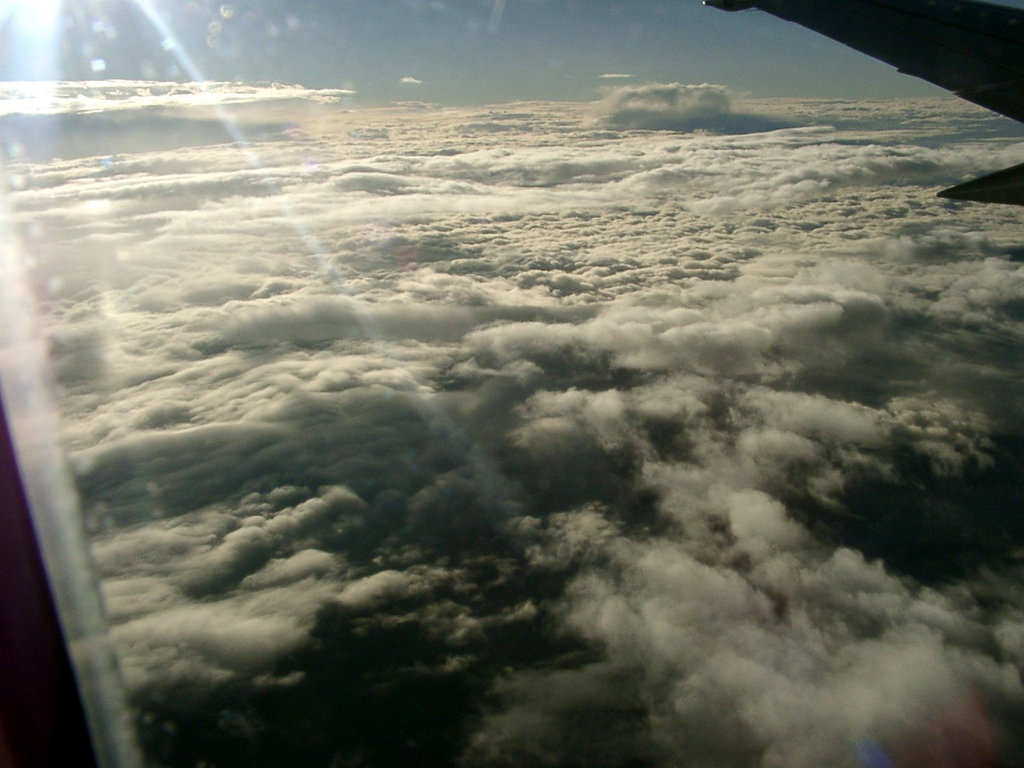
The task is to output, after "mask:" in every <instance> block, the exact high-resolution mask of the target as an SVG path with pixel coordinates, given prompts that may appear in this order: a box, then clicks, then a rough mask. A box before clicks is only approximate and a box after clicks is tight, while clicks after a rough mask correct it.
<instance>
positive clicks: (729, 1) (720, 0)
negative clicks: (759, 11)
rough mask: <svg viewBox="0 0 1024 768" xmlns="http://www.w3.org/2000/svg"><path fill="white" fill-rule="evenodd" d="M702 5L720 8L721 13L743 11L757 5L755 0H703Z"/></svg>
mask: <svg viewBox="0 0 1024 768" xmlns="http://www.w3.org/2000/svg"><path fill="white" fill-rule="evenodd" d="M704 5H710V6H711V7H712V8H721V9H722V10H723V11H744V10H746V9H747V8H753V7H754V6H755V5H757V2H756V0H704Z"/></svg>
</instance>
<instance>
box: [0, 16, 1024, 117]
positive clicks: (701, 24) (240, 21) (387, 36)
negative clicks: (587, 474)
mask: <svg viewBox="0 0 1024 768" xmlns="http://www.w3.org/2000/svg"><path fill="white" fill-rule="evenodd" d="M1006 4H1012V5H1017V6H1024V2H1022V1H1021V0H1017V2H1013V3H1006ZM23 5H27V4H19V3H10V2H9V3H7V5H6V7H8V8H9V9H11V8H13V9H14V17H15V18H13V20H12V18H11V13H10V11H8V20H7V23H6V24H5V29H4V35H3V38H4V39H3V40H2V41H0V42H2V43H3V45H2V50H3V51H4V53H3V54H0V55H2V56H3V57H4V58H3V61H2V65H3V70H2V73H0V74H2V76H3V79H22V78H37V77H42V76H44V75H46V74H47V71H46V66H45V62H46V61H47V57H45V56H43V55H41V53H40V49H41V47H43V46H44V45H46V44H47V43H46V42H45V39H44V38H43V37H42V36H40V35H39V34H38V32H39V30H38V29H32V30H29V29H26V26H27V25H26V24H25V23H23V24H22V25H21V26H20V27H19V25H18V24H17V18H16V17H17V14H18V8H20V7H22V6H23ZM153 8H154V9H155V11H156V12H157V14H159V16H160V18H162V19H163V20H164V22H165V23H166V25H167V27H168V28H169V29H170V30H171V31H173V33H174V35H175V37H176V38H177V40H178V41H179V43H180V45H181V47H182V49H183V50H185V51H187V53H188V54H189V56H190V57H191V58H192V60H193V61H194V62H195V65H196V68H197V70H198V71H199V72H200V73H201V74H202V75H203V76H204V77H207V78H209V79H218V80H222V79H228V80H232V79H240V80H275V81H281V82H289V83H301V84H303V85H306V86H311V87H331V88H336V87H347V88H353V89H355V90H357V91H358V92H359V100H360V101H361V102H364V103H385V102H389V101H394V100H422V101H429V102H436V103H441V104H484V103H496V102H504V101H511V100H529V99H572V100H589V99H593V98H595V97H597V96H598V95H599V94H600V89H601V87H602V86H607V85H608V84H609V83H614V82H615V81H614V80H608V79H602V78H601V76H602V75H608V74H622V75H631V76H632V77H631V81H632V82H683V83H702V82H713V83H721V84H724V85H728V86H730V87H732V88H733V89H734V90H736V91H739V92H743V93H749V94H751V95H755V96H812V97H833V96H834V97H851V98H856V97H865V96H867V97H878V96H899V95H913V94H926V93H935V92H937V90H936V89H933V88H932V87H930V86H927V85H925V84H923V83H921V82H919V81H916V80H914V79H912V78H908V77H904V76H901V75H899V74H898V73H896V72H895V71H894V70H893V69H892V68H890V67H887V66H885V65H883V64H879V63H876V62H873V61H871V60H870V59H868V58H867V57H865V56H862V55H860V54H857V53H854V52H852V51H849V50H847V49H844V48H843V47H842V46H839V45H837V44H834V43H832V42H830V41H828V40H825V39H823V38H820V37H817V36H815V35H813V34H812V33H810V32H807V31H805V30H801V29H799V28H796V27H794V26H793V25H791V24H787V23H785V22H781V21H779V20H777V19H774V18H772V17H770V16H768V15H767V14H764V13H759V12H747V13H735V14H727V13H723V12H720V11H717V10H714V9H710V8H705V7H703V6H702V5H701V3H700V2H699V0H630V1H629V2H626V0H609V1H608V2H593V1H584V0H387V1H385V2H370V1H369V0H333V2H324V1H323V0H293V1H292V2H283V1H281V0H250V1H246V0H230V1H228V2H217V1H216V0H153ZM63 14H64V27H65V32H64V39H63V41H62V43H61V59H62V62H63V65H62V69H61V71H60V76H61V77H65V78H69V79H83V78H89V77H98V78H136V77H144V78H149V79H176V78H181V77H183V76H184V75H183V73H182V68H181V67H179V66H178V65H177V63H176V62H175V61H174V59H173V57H172V56H171V55H170V54H169V53H168V52H167V51H165V50H164V48H163V47H162V46H161V42H162V38H163V35H162V34H160V33H159V32H157V31H156V30H154V29H153V28H152V24H150V22H148V21H147V20H146V19H145V17H144V15H143V14H142V12H141V11H140V10H139V7H138V5H137V4H136V2H130V1H129V0H105V1H104V0H90V1H88V2H86V1H85V0H82V1H81V2H65V3H64V5H63ZM23 15H24V14H23ZM33 25H34V26H38V22H37V21H36V20H35V19H33ZM49 72H50V73H51V74H52V72H53V70H52V68H51V69H50V70H49ZM403 78H404V79H405V82H403Z"/></svg>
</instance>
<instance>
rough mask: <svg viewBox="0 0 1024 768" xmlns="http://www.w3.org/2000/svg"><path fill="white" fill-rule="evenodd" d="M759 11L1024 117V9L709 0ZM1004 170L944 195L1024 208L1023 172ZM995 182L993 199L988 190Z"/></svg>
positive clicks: (896, 0) (929, 2)
mask: <svg viewBox="0 0 1024 768" xmlns="http://www.w3.org/2000/svg"><path fill="white" fill-rule="evenodd" d="M706 3H707V4H708V5H713V6H715V7H719V8H724V9H725V10H741V9H743V8H760V9H761V10H763V11H766V12H768V13H771V14H772V15H774V16H778V17H780V18H783V19H786V20H788V21H792V22H795V23H797V24H800V25H801V26H804V27H807V28H809V29H813V30H814V31H816V32H820V33H821V34H823V35H826V36H828V37H831V38H832V39H833V40H837V41H839V42H841V43H844V44H846V45H848V46H850V47H851V48H855V49H856V50H858V51H861V52H863V53H866V54H868V55H869V56H873V57H874V58H876V59H880V60H881V61H884V62H886V63H888V64H892V65H893V66H895V67H897V68H898V69H899V70H900V71H901V72H905V73H906V74H909V75H915V76H916V77H920V78H922V79H923V80H927V81H928V82H930V83H934V84H935V85H938V86H940V87H942V88H945V89H947V90H950V91H952V92H953V93H955V94H956V95H957V96H960V97H961V98H963V99H966V100H967V101H972V102H974V103H975V104H979V105H981V106H983V107H987V108H988V109H991V110H993V111H995V112H998V113H1000V114H1002V115H1006V116H1007V117H1010V118H1013V119H1014V120H1017V121H1020V122H1024V11H1021V10H1017V9H1015V8H1007V7H1005V6H1001V5H992V4H991V3H980V2H970V1H969V0H706ZM1011 170H1015V171H1016V173H1015V174H1008V175H1004V172H1000V173H999V174H993V176H991V177H985V178H983V179H978V180H976V181H974V182H969V183H968V184H965V185H960V186H959V187H954V188H953V189H952V190H947V191H946V192H947V193H949V194H946V193H943V194H944V195H945V196H947V197H955V198H958V199H969V200H982V199H984V200H985V201H986V202H1006V203H1013V204H1017V205H1024V178H1022V177H1024V174H1022V173H1021V171H1020V169H1011ZM989 179H991V180H992V181H993V183H995V184H997V185H998V193H997V194H996V195H995V197H997V198H998V200H996V199H994V198H992V197H991V196H989V197H968V196H967V195H972V194H978V195H987V194H988V192H989V190H988V187H987V186H986V184H987V181H986V180H989Z"/></svg>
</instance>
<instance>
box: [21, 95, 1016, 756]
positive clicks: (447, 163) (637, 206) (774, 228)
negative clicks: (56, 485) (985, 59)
mask: <svg viewBox="0 0 1024 768" xmlns="http://www.w3.org/2000/svg"><path fill="white" fill-rule="evenodd" d="M256 96H257V97H258V94H257V95H256ZM254 98H255V97H254ZM257 103H258V98H257ZM313 104H315V108H313V107H312V106H311V105H313ZM307 106H310V108H309V109H302V110H292V112H293V114H294V115H295V119H294V120H292V121H290V122H288V123H283V124H282V125H281V126H280V127H279V130H273V131H272V130H271V129H270V128H269V127H268V128H267V131H268V133H266V134H265V135H262V137H261V138H257V139H254V141H253V144H252V150H253V152H250V153H248V154H246V153H242V152H239V151H238V150H237V149H236V148H234V147H232V146H231V145H226V144H211V143H207V142H206V141H205V140H196V141H193V142H192V143H191V144H190V145H189V146H188V148H187V149H179V150H178V151H176V152H169V151H161V150H159V149H157V150H154V151H148V152H143V151H132V152H127V151H120V150H116V149H115V148H114V147H111V149H110V150H109V151H104V152H103V153H102V156H101V157H88V158H82V159H77V160H76V159H63V160H57V159H55V160H51V161H49V162H45V163H43V162H38V163H36V164H30V163H29V162H28V161H27V160H25V159H23V160H21V161H18V162H15V164H14V165H13V167H12V170H11V172H10V176H9V182H10V183H11V185H12V186H13V187H14V188H15V189H16V194H14V195H12V201H13V204H14V206H15V211H14V214H13V217H14V221H15V224H16V225H18V226H19V227H20V231H21V233H22V237H23V239H24V241H25V243H26V244H27V246H28V247H30V248H31V250H32V253H33V254H34V258H35V260H36V286H37V290H38V293H39V300H40V303H41V306H42V307H43V309H44V313H45V314H44V319H45V322H46V324H47V328H48V334H49V338H50V348H51V350H52V360H53V371H54V375H55V378H56V381H57V386H58V387H59V392H60V403H61V408H62V411H63V415H64V428H65V431H64V435H63V440H64V444H65V446H66V448H67V451H68V454H69V457H70V460H71V462H72V464H73V466H74V468H75V471H76V474H77V477H78V482H79V488H80V491H81V493H82V500H83V514H84V515H85V519H86V523H87V525H88V527H89V529H90V531H91V535H92V537H93V547H94V555H95V558H96V562H97V565H98V568H99V570H100V573H101V575H102V578H103V590H104V596H105V600H106V604H107V607H108V611H109V614H110V619H111V625H112V634H113V637H114V640H115V643H116V645H117V647H118V648H119V651H120V654H121V657H120V658H121V666H122V670H123V673H124V676H125V680H126V683H127V685H128V687H129V690H130V692H131V695H132V700H133V702H134V705H135V706H136V708H137V714H138V718H137V720H138V723H139V728H140V734H141V739H142V741H143V744H144V747H145V749H146V750H147V754H148V755H150V758H151V760H152V762H153V764H154V765H181V766H186V765H187V766H193V765H196V764H197V763H201V761H207V762H208V763H215V764H217V765H225V766H228V765H239V766H241V765H246V766H253V765H268V766H269V765H276V764H282V763H292V762H298V763H302V764H309V765H319V764H323V765H330V764H334V765H412V764H415V765H426V766H429V765H438V766H440V765H453V764H461V765H466V766H519V765H524V766H525V765H530V766H534V765H552V766H570V765H590V766H604V765H607V766H613V765H624V764H629V765H648V766H669V765H698V764H699V765H707V766H765V767H766V768H769V767H774V766H787V767H789V768H803V767H806V768H810V767H811V766H820V765H832V766H840V767H843V766H848V767H850V768H853V767H854V766H861V765H869V766H876V765H893V766H900V768H913V767H914V766H923V765H933V764H935V763H936V760H938V759H940V757H942V759H945V758H946V757H947V756H950V755H952V756H954V757H953V758H951V759H954V760H955V761H956V762H955V763H954V764H955V765H958V766H971V767H972V768H973V766H1002V765H1012V764H1015V763H1017V762H1019V759H1020V757H1021V755H1022V754H1024V744H1022V743H1021V741H1020V736H1019V729H1018V728H1017V727H1016V724H1017V723H1019V722H1020V721H1021V718H1022V716H1024V687H1022V682H1021V665H1022V664H1024V591H1022V589H1021V586H1020V576H1021V563H1020V551H1021V549H1020V548H1021V545H1022V542H1024V526H1022V524H1021V522H1020V520H1019V515H1017V514H1016V510H1017V509H1019V508H1020V507H1021V503H1022V502H1024V499H1022V498H1021V487H1022V486H1021V483H1020V478H1021V474H1022V469H1024V468H1022V467H1021V462H1020V455H1021V454H1020V446H1021V445H1022V440H1024V412H1022V411H1021V408H1020V406H1019V403H1020V402H1021V401H1022V400H1021V397H1020V395H1021V391H1020V388H1021V385H1020V382H1021V381H1022V376H1021V373H1022V368H1024V354H1022V352H1021V349H1022V346H1021V342H1022V340H1024V339H1022V337H1024V327H1022V325H1021V323H1022V320H1024V315H1022V313H1021V311H1020V310H1021V307H1020V299H1019V296H1020V295H1021V291H1022V289H1024V268H1022V267H1021V264H1020V260H1019V250H1018V248H1019V242H1018V240H1019V220H1018V218H1017V216H1016V212H1015V211H1013V210H1007V209H1004V208H1001V207H998V206H994V207H983V206H966V205H962V204H956V203H948V202H939V201H937V200H936V199H934V197H933V193H934V190H935V189H936V188H938V187H941V186H942V185H945V184H948V183H949V182H950V181H952V180H954V179H956V178H959V177H962V176H964V175H968V174H969V173H971V172H972V171H974V170H976V169H979V168H983V167H987V166H989V165H998V164H1000V163H1003V161H1004V160H1005V159H1006V158H1009V157H1011V156H1012V155H1014V154H1015V153H1016V154H1019V152H1020V150H1021V146H1022V145H1021V144H1020V143H1019V142H1018V141H1017V140H1016V139H1015V138H1013V137H1012V136H1010V137H1005V136H1000V135H999V131H1000V130H1001V129H1000V128H999V125H998V124H997V123H996V122H995V120H994V119H993V120H992V121H989V120H988V119H987V118H984V117H979V116H977V114H975V113H967V114H962V113H960V112H958V111H956V110H957V109H959V107H958V106H956V105H952V106H951V105H950V104H949V103H948V102H944V101H922V102H911V103H904V104H879V103H874V104H870V103H869V104H858V103H812V102H792V103H786V104H781V105H780V104H777V103H775V104H773V103H760V104H752V105H746V106H745V107H744V109H745V110H747V111H749V113H750V114H758V115H763V116H764V117H763V118H762V117H759V118H757V120H756V121H755V120H754V119H753V118H745V117H742V116H740V117H739V118H738V117H737V114H736V113H735V112H734V111H732V107H731V101H730V98H729V96H728V94H727V92H725V91H724V90H723V89H720V88H717V87H712V86H680V85H657V86H642V87H629V88H625V89H619V90H617V91H614V92H612V93H611V94H610V95H609V96H608V98H607V99H606V100H605V101H604V102H603V103H602V104H601V105H599V107H598V109H599V110H600V111H601V112H602V114H603V115H604V117H603V120H602V121H601V122H599V123H598V124H594V123H592V122H590V121H589V120H588V110H587V109H586V108H585V107H584V106H583V105H567V104H518V105H510V106H504V107H494V108H491V109H488V110H440V111H439V110H426V109H423V110H418V109H416V108H406V109H381V110H362V111H359V112H348V111H344V110H341V109H338V108H334V107H332V106H331V105H330V104H329V103H328V102H325V101H324V100H323V99H321V98H320V97H316V98H314V99H312V100H311V102H310V104H308V105H307ZM140 114H141V113H140ZM259 114H260V113H259V112H258V111H255V110H254V111H253V112H252V113H251V116H252V118H253V120H254V121H256V122H259V123H260V124H261V125H265V126H271V125H272V124H274V123H275V121H276V120H277V115H278V114H279V113H278V112H276V111H274V109H273V107H272V105H271V104H269V103H268V105H267V111H266V112H265V113H263V117H264V118H267V116H268V115H269V116H270V118H267V119H260V120H257V119H256V118H257V117H258V116H259ZM780 114H785V116H786V121H787V122H788V123H789V124H790V125H791V126H792V127H789V128H781V127H780V126H781V119H779V118H778V115H780ZM176 116H177V117H187V115H182V114H181V113H176ZM894 116H896V117H898V118H899V119H898V120H897V121H895V122H894V120H893V118H894ZM271 118H272V119H271ZM67 119H70V120H72V121H73V120H75V119H77V118H75V117H71V118H67ZM140 119H144V120H146V121H148V120H149V119H150V116H147V117H145V118H140ZM737 120H739V121H740V122H736V121H737ZM757 121H761V123H760V124H761V126H762V127H765V126H769V125H770V126H773V127H775V128H776V130H772V131H770V132H765V133H751V132H750V131H751V130H753V129H754V128H755V127H756V126H754V122H757ZM893 124H896V125H899V126H900V128H899V130H894V129H892V128H891V127H890V126H892V125H893ZM651 129H657V131H656V132H652V131H651ZM954 131H959V132H960V136H959V138H956V139H950V138H949V136H950V133H951V132H954ZM19 163H20V164H19ZM1003 164H1009V162H1005V163H1003Z"/></svg>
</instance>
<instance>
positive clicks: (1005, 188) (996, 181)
mask: <svg viewBox="0 0 1024 768" xmlns="http://www.w3.org/2000/svg"><path fill="white" fill-rule="evenodd" d="M938 194H939V197H945V198H947V199H949V200H971V201H973V202H977V203H1005V204H1006V205H1024V163H1021V164H1020V165H1015V166H1013V167H1012V168H1004V169H1003V170H1001V171H996V172H995V173H990V174H988V175H987V176H982V177H981V178H980V179H974V180H973V181H967V182H964V183H963V184H957V185H956V186H955V187H950V188H949V189H944V190H942V191H941V192H939V193H938Z"/></svg>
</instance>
